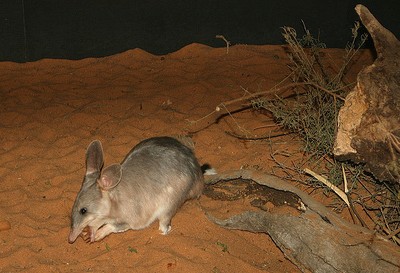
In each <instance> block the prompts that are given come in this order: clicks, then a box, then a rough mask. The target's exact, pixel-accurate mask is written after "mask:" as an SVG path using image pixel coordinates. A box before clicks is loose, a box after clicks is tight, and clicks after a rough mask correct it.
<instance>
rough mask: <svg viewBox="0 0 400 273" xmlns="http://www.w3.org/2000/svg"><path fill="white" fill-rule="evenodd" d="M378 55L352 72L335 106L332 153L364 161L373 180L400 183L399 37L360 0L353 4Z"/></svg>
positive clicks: (337, 156) (356, 160)
mask: <svg viewBox="0 0 400 273" xmlns="http://www.w3.org/2000/svg"><path fill="white" fill-rule="evenodd" d="M355 10H356V12H357V13H358V15H359V17H360V19H361V21H362V23H363V24H364V26H365V27H366V29H367V30H368V32H369V33H370V35H371V37H372V40H373V41H374V45H375V49H376V53H377V58H376V60H375V61H374V63H373V64H372V65H370V66H368V67H365V68H364V69H363V70H362V71H360V73H359V74H358V76H357V84H356V86H355V88H354V89H353V90H352V91H351V92H350V93H349V94H348V96H347V97H346V99H345V103H344V106H343V107H342V108H341V110H340V111H339V116H338V130H337V135H336V139H335V144H334V150H333V153H334V155H335V156H336V158H337V159H339V160H351V161H353V162H355V163H362V164H365V166H366V170H367V171H369V172H371V173H372V174H373V175H374V176H375V178H376V179H378V180H380V181H388V182H389V183H392V184H400V123H399V117H400V42H399V40H398V39H397V38H396V37H395V35H393V33H391V32H390V31H389V30H387V29H386V28H384V27H383V26H382V25H381V24H380V23H379V22H378V21H377V20H376V18H375V17H374V16H373V15H372V14H371V13H370V11H369V10H368V9H367V8H366V7H365V6H363V5H357V6H356V8H355Z"/></svg>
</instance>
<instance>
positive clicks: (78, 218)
mask: <svg viewBox="0 0 400 273" xmlns="http://www.w3.org/2000/svg"><path fill="white" fill-rule="evenodd" d="M103 165H104V160H103V149H102V147H101V143H100V141H98V140H95V141H93V142H92V143H91V144H90V145H89V147H88V149H87V152H86V174H85V178H84V180H83V184H82V187H81V189H80V191H79V193H78V195H77V197H76V199H75V203H74V206H73V208H72V216H71V232H70V234H69V237H68V241H69V242H70V243H73V242H75V240H76V238H77V237H78V236H79V235H80V234H81V233H82V231H83V229H84V228H86V227H92V228H93V229H94V232H95V231H96V230H97V229H98V228H99V227H101V226H102V225H103V224H105V222H104V221H105V219H107V218H109V213H110V209H111V202H110V199H109V197H108V191H109V190H110V189H112V188H114V187H115V186H116V185H118V183H119V181H120V180H121V175H122V173H121V165H119V164H114V165H111V166H109V167H107V168H105V169H104V170H103V171H102V168H103ZM92 236H93V234H92ZM91 241H93V238H91Z"/></svg>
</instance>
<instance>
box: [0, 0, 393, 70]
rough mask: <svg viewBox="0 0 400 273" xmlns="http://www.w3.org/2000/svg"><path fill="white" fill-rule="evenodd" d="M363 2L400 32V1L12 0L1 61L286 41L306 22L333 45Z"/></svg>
mask: <svg viewBox="0 0 400 273" xmlns="http://www.w3.org/2000/svg"><path fill="white" fill-rule="evenodd" d="M357 3H363V4H365V5H366V6H367V7H368V8H369V9H370V10H371V12H372V13H373V14H374V15H375V16H376V17H377V18H378V20H379V21H380V22H381V23H382V24H383V25H384V26H385V27H387V28H388V29H390V30H391V31H392V32H393V33H394V34H395V35H397V36H399V33H400V24H399V21H400V20H399V14H400V1H399V0H385V1H377V0H369V1H362V0H360V1H353V0H339V1H338V0H336V1H316V0H314V1H310V0H308V1H299V0H287V1H275V0H270V1H267V0H248V1H239V0H237V1H235V0H230V1H227V0H202V1H200V0H198V1H196V0H186V1H185V0H174V1H172V0H146V1H135V0H120V1H115V0H108V1H107V0H78V1H77V0H68V1H67V0H40V1H38V0H8V1H0V37H1V42H0V60H12V61H18V62H24V61H34V60H38V59H42V58H67V59H80V58H85V57H96V56H105V55H111V54H115V53H119V52H123V51H125V50H128V49H132V48H141V49H144V50H146V51H148V52H151V53H154V54H166V53H170V52H173V51H176V50H178V49H180V48H182V47H183V46H185V45H188V44H190V43H193V42H197V43H202V44H207V45H210V46H215V47H223V46H225V44H224V42H223V41H222V40H219V39H216V38H215V35H217V34H222V35H224V36H225V37H226V38H227V39H228V40H230V41H231V42H232V44H283V43H284V41H283V38H282V35H281V29H280V28H281V27H282V26H292V27H295V28H296V29H297V31H298V33H299V34H302V33H303V32H302V24H301V20H303V21H304V22H305V24H306V25H307V27H308V29H310V30H311V32H312V33H313V34H314V35H318V33H319V36H320V40H321V41H323V42H325V43H326V44H327V46H328V47H340V48H343V47H344V46H345V45H346V42H347V41H349V40H350V38H351V32H350V28H351V27H352V26H353V23H354V21H355V20H358V17H357V15H356V13H355V11H354V6H355V5H356V4H357Z"/></svg>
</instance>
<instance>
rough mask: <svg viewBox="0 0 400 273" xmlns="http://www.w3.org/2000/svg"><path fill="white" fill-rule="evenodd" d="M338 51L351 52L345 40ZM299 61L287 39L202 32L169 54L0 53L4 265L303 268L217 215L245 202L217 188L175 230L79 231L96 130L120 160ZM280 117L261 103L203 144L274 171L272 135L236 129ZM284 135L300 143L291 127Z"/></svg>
mask: <svg viewBox="0 0 400 273" xmlns="http://www.w3.org/2000/svg"><path fill="white" fill-rule="evenodd" d="M328 52H330V54H328V55H329V58H331V59H332V60H335V59H336V60H340V58H341V57H340V56H341V53H340V54H339V53H338V52H339V51H338V50H328ZM371 62H372V57H371V53H370V52H369V51H364V52H363V53H362V54H361V55H360V56H358V57H357V63H356V64H355V65H353V67H352V70H351V71H352V73H351V74H350V75H351V77H353V78H352V79H353V80H354V77H355V75H356V73H357V72H358V71H359V70H360V69H361V68H362V67H363V66H365V65H367V64H370V63H371ZM288 63H289V59H288V58H287V54H286V52H285V49H284V47H281V46H246V45H240V46H234V47H231V48H230V51H229V54H226V51H225V49H224V48H220V49H213V48H209V47H206V46H203V45H198V44H192V45H189V46H187V47H185V48H183V49H181V50H179V51H178V52H174V53H171V54H168V55H165V56H154V55H150V54H148V53H146V52H144V51H142V50H139V49H135V50H131V51H128V52H125V53H121V54H118V55H115V56H110V57H106V58H98V59H85V60H80V61H68V60H41V61H38V62H34V63H27V64H16V63H11V62H3V63H0V106H1V107H0V143H1V144H0V154H1V156H0V184H1V187H0V230H1V231H0V272H214V273H218V272H299V270H298V269H297V268H296V267H295V266H294V265H293V264H292V263H291V262H290V261H288V260H286V259H285V257H284V255H283V254H282V253H281V251H280V250H279V249H278V248H277V247H276V246H275V244H274V243H273V242H272V241H271V239H270V238H269V237H268V236H267V235H265V234H252V233H248V232H243V231H232V230H225V229H223V228H220V227H218V226H216V225H214V224H213V223H211V222H210V221H209V220H208V219H207V217H206V215H205V212H206V211H208V212H211V213H214V214H215V215H217V216H221V217H223V216H224V215H228V214H229V213H232V212H234V211H237V210H240V208H241V206H242V205H243V206H242V207H243V208H244V206H245V204H244V203H245V202H240V201H236V202H234V203H233V204H232V203H229V202H228V201H218V200H212V199H210V198H208V197H206V196H202V197H201V198H200V199H199V200H194V201H190V202H187V203H186V204H185V205H184V206H183V207H182V208H181V210H180V211H179V212H178V213H177V215H176V216H175V218H173V221H172V231H171V233H170V234H169V235H167V236H163V235H160V234H159V231H158V223H154V224H153V225H151V226H150V227H149V228H147V229H144V230H139V231H128V232H125V233H120V234H112V235H110V236H108V237H106V238H105V239H104V240H103V241H101V242H97V243H93V244H86V243H85V242H84V241H83V240H82V239H81V238H78V240H77V241H76V242H75V243H74V244H69V243H68V241H67V236H68V234H69V230H70V214H71V208H72V204H73V201H74V199H75V197H76V194H77V192H78V191H79V189H80V186H81V183H82V179H83V175H84V172H85V161H84V156H85V150H86V147H87V145H88V144H89V143H90V142H91V141H92V140H94V139H99V140H101V141H102V144H103V148H104V152H105V162H106V165H108V164H111V163H115V162H120V161H121V160H122V159H123V158H124V156H125V154H126V153H127V152H128V151H129V150H130V149H131V148H132V147H133V146H134V145H135V144H137V143H138V142H139V141H140V140H143V139H145V138H148V137H152V136H159V135H182V134H187V133H188V131H190V130H191V129H190V128H191V127H190V126H189V122H188V120H196V119H199V118H201V117H203V116H204V115H207V114H208V113H210V112H211V111H213V110H214V109H215V106H216V105H218V104H219V103H220V102H223V101H228V100H231V99H236V98H240V97H242V96H244V95H246V94H247V93H246V91H245V90H248V91H250V92H257V91H262V90H267V89H269V88H271V87H273V86H274V85H276V84H277V83H279V82H280V81H281V80H282V79H284V78H285V77H286V76H287V75H288V74H289V69H288V68H287V65H288ZM268 124H273V123H272V121H271V119H270V117H268V115H265V114H264V113H261V112H255V111H251V110H246V111H243V112H241V113H238V114H235V116H234V119H233V118H232V117H230V116H226V117H224V118H222V119H220V120H219V122H218V123H216V124H211V125H210V126H208V127H207V128H204V129H203V130H200V131H198V132H196V133H194V134H193V136H192V138H193V140H194V142H195V151H196V155H197V157H198V159H199V161H200V162H201V163H209V164H211V165H212V166H213V167H214V168H216V169H217V170H221V171H224V170H229V169H238V168H241V167H243V166H253V167H256V168H258V169H262V170H266V171H270V170H271V169H272V166H273V164H274V163H273V161H272V160H271V158H270V152H271V149H272V148H271V143H270V142H267V141H252V142H243V141H241V140H239V139H237V138H234V137H231V136H228V135H227V134H226V133H225V131H233V132H238V133H240V130H238V125H239V126H243V127H245V128H246V129H248V130H250V131H251V132H254V133H255V134H260V135H262V134H266V133H268V131H269V130H271V129H270V128H269V127H267V126H266V125H268ZM291 140H292V141H291ZM274 145H275V146H273V147H274V149H280V150H282V151H285V152H293V151H294V150H296V149H297V147H298V144H297V143H296V142H295V141H294V140H293V139H291V138H286V139H277V140H276V142H275V143H274ZM314 193H315V192H314ZM315 194H317V193H315Z"/></svg>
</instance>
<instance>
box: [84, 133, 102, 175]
mask: <svg viewBox="0 0 400 273" xmlns="http://www.w3.org/2000/svg"><path fill="white" fill-rule="evenodd" d="M103 164H104V161H103V148H102V147H101V143H100V141H98V140H95V141H93V142H92V143H90V145H89V147H88V148H87V151H86V175H88V174H92V173H95V172H100V171H101V168H103Z"/></svg>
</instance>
